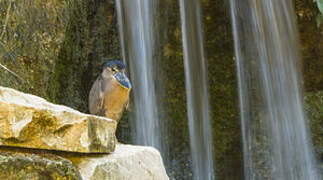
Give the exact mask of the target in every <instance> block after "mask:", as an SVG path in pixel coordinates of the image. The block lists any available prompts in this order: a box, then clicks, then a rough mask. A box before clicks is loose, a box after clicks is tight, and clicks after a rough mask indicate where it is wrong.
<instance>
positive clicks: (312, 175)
mask: <svg viewBox="0 0 323 180" xmlns="http://www.w3.org/2000/svg"><path fill="white" fill-rule="evenodd" d="M293 7H294V5H293V1H292V0H239V1H237V0H231V15H232V25H233V34H234V39H235V53H236V61H237V71H238V78H239V92H240V110H241V123H242V132H243V144H244V145H243V150H244V167H245V178H246V179H286V180H287V179H291V180H319V179H320V177H319V175H318V173H317V171H316V167H315V159H314V157H313V150H312V144H311V140H310V137H309V135H308V132H307V126H306V123H307V122H306V116H305V114H304V112H303V105H302V94H301V85H300V81H301V73H300V54H299V52H298V41H297V33H298V32H297V27H296V19H295V15H294V14H295V12H294V9H293Z"/></svg>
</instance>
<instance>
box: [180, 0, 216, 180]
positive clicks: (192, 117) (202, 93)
mask: <svg viewBox="0 0 323 180" xmlns="http://www.w3.org/2000/svg"><path fill="white" fill-rule="evenodd" d="M180 13H181V21H182V34H183V37H182V38H183V52H184V66H185V80H186V81H185V82H186V93H187V112H188V120H189V131H190V143H191V154H192V160H193V172H194V176H195V179H197V180H208V179H215V174H214V169H213V156H212V134H211V124H210V116H209V102H208V90H207V89H208V88H207V69H206V64H205V57H204V48H203V37H202V29H201V20H200V19H201V17H200V16H201V13H200V2H199V1H198V0H180Z"/></svg>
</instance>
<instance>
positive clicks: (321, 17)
mask: <svg viewBox="0 0 323 180" xmlns="http://www.w3.org/2000/svg"><path fill="white" fill-rule="evenodd" d="M313 1H314V2H316V4H317V7H318V9H319V10H320V12H321V13H320V14H318V15H317V17H316V22H317V26H318V27H319V26H320V25H321V23H322V21H323V0H313Z"/></svg>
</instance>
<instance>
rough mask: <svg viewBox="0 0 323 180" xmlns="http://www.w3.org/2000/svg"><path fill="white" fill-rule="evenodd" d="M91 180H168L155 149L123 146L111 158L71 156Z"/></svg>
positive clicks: (110, 155) (82, 174)
mask: <svg viewBox="0 0 323 180" xmlns="http://www.w3.org/2000/svg"><path fill="white" fill-rule="evenodd" d="M66 158H68V159H70V160H71V161H72V162H73V164H74V165H75V166H76V167H77V168H78V170H79V171H80V173H81V176H82V178H83V179H87V180H108V179H116V180H117V179H123V180H132V179H134V180H135V179H140V180H167V179H169V178H168V176H167V174H166V170H165V167H164V165H163V161H162V158H161V156H160V153H159V152H158V151H157V150H156V149H154V148H152V147H144V146H132V145H121V144H118V145H117V146H116V150H115V152H113V153H111V154H109V155H93V156H91V157H75V156H67V157H66Z"/></svg>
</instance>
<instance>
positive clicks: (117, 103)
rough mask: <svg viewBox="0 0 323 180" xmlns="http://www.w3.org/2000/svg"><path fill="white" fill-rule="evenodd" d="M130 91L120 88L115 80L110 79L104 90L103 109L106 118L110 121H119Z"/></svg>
mask: <svg viewBox="0 0 323 180" xmlns="http://www.w3.org/2000/svg"><path fill="white" fill-rule="evenodd" d="M129 93H130V89H129V88H125V87H124V86H122V85H121V84H120V83H119V82H118V81H117V80H116V79H112V80H111V81H110V82H109V84H108V85H107V87H106V89H105V93H104V94H105V97H104V107H105V108H104V109H105V110H106V116H107V117H109V118H111V119H119V117H116V116H120V115H118V114H121V113H122V112H123V108H124V106H125V104H126V103H127V102H128V100H129Z"/></svg>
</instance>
